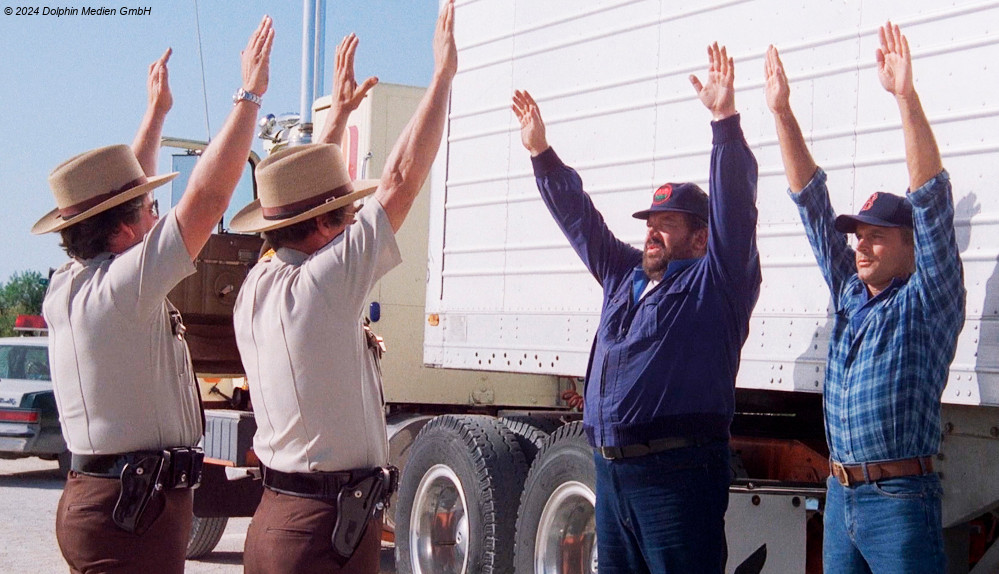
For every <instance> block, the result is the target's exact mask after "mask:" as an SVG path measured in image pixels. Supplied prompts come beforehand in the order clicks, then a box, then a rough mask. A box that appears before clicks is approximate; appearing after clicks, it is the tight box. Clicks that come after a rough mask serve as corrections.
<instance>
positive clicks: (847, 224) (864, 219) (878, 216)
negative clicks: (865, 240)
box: [834, 191, 912, 233]
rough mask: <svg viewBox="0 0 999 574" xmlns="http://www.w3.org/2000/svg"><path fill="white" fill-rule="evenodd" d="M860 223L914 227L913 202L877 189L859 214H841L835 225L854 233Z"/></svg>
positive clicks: (837, 229)
mask: <svg viewBox="0 0 999 574" xmlns="http://www.w3.org/2000/svg"><path fill="white" fill-rule="evenodd" d="M858 223H866V224H868V225H876V226H878V227H908V228H910V229H911V228H912V204H911V203H909V200H908V199H906V198H904V197H901V196H898V195H895V194H893V193H887V192H884V191H876V192H874V193H873V194H871V196H870V197H868V198H867V202H866V203H864V206H863V207H861V208H860V213H858V214H857V215H840V216H839V217H837V218H836V222H835V224H834V226H835V227H836V231H839V232H840V233H854V232H855V231H857V224H858Z"/></svg>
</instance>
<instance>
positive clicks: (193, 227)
mask: <svg viewBox="0 0 999 574" xmlns="http://www.w3.org/2000/svg"><path fill="white" fill-rule="evenodd" d="M273 42H274V29H273V28H272V27H271V19H270V17H269V16H264V19H263V20H261V21H260V25H259V26H258V27H257V29H256V30H255V31H254V32H253V34H252V35H251V36H250V41H249V43H248V44H247V45H246V49H245V50H243V53H242V69H243V90H245V91H247V92H250V93H253V94H256V95H258V96H262V95H263V94H264V92H266V91H267V81H268V70H269V62H270V53H271V45H272V44H273ZM258 111H259V106H258V105H257V104H254V103H253V102H250V101H248V100H245V99H244V100H239V101H238V102H236V104H235V105H234V106H233V109H232V112H230V113H229V117H228V118H227V119H226V121H225V124H224V125H223V126H222V129H221V130H220V131H219V133H218V135H217V136H216V137H215V139H214V140H212V143H211V144H209V145H208V147H207V148H205V151H204V153H202V154H201V159H200V160H199V161H198V164H197V165H196V166H195V168H194V171H193V172H192V173H191V179H190V181H189V182H188V184H187V189H186V190H185V191H184V196H183V197H181V198H180V202H179V203H178V204H177V210H176V213H177V223H178V224H179V225H180V234H181V236H182V237H183V239H184V245H185V246H187V252H188V253H189V254H190V256H191V259H194V258H195V257H197V255H198V253H199V252H201V248H202V247H204V246H205V243H207V242H208V238H209V237H210V236H211V234H212V230H213V229H214V228H215V226H216V225H217V224H218V222H219V219H221V218H222V214H223V213H225V209H226V207H228V205H229V200H230V199H231V198H232V192H233V190H234V189H236V184H237V183H239V178H240V176H241V175H242V174H243V167H244V166H245V165H246V160H247V158H248V157H249V155H250V145H251V144H252V143H253V131H254V127H255V124H256V121H257V112H258Z"/></svg>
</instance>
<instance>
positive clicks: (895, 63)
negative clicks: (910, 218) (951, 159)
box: [876, 22, 943, 191]
mask: <svg viewBox="0 0 999 574" xmlns="http://www.w3.org/2000/svg"><path fill="white" fill-rule="evenodd" d="M878 36H880V38H881V47H880V48H878V50H877V53H876V57H877V62H878V79H879V80H881V85H882V86H884V89H885V90H887V91H888V93H890V94H892V95H893V96H895V101H896V102H897V103H898V111H899V113H900V114H901V115H902V134H903V135H904V137H905V162H906V164H907V165H908V168H909V189H910V190H912V191H915V190H917V189H919V188H920V187H922V186H923V184H924V183H926V182H927V181H929V180H930V179H931V178H932V177H933V176H935V175H936V174H938V173H940V171H941V170H943V161H942V160H941V159H940V149H939V148H938V147H937V140H936V139H934V137H933V130H932V129H930V122H929V121H928V120H927V119H926V114H925V113H924V112H923V105H922V104H921V103H920V102H919V96H918V95H917V94H916V88H915V86H914V85H913V83H912V56H911V55H910V54H909V41H908V40H907V39H906V38H905V36H903V35H902V32H901V31H899V29H898V26H896V25H893V24H892V23H891V22H888V23H887V24H885V25H884V26H882V27H881V29H880V30H879V31H878Z"/></svg>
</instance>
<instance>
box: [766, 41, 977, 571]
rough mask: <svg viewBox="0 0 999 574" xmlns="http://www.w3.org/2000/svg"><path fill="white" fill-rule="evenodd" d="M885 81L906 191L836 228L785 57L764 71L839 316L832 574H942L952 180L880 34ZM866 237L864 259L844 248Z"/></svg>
mask: <svg viewBox="0 0 999 574" xmlns="http://www.w3.org/2000/svg"><path fill="white" fill-rule="evenodd" d="M880 37H881V38H880V39H881V48H880V49H878V51H877V70H878V77H879V79H880V80H881V85H882V86H883V87H884V88H885V90H887V91H888V92H889V93H890V94H892V95H893V96H894V97H895V100H896V102H897V103H898V107H899V112H900V113H901V118H902V132H903V134H904V138H905V152H906V164H907V166H908V171H909V191H908V192H907V194H906V196H905V197H900V196H897V195H893V194H890V193H885V192H877V193H874V194H873V195H871V197H870V198H869V199H868V200H867V202H866V203H865V204H864V206H863V207H862V208H861V210H860V212H859V213H858V214H857V215H840V216H839V217H836V216H835V214H834V213H833V210H832V206H831V205H830V202H829V194H828V191H827V189H826V175H825V172H823V171H822V170H821V169H820V168H818V166H817V165H816V164H815V162H814V160H813V159H812V157H811V154H810V153H809V151H808V148H807V146H806V145H805V140H804V138H803V137H802V134H801V129H800V128H799V126H798V123H797V120H796V119H795V117H794V114H793V113H792V112H791V107H790V104H789V99H788V96H789V91H790V90H789V88H788V82H787V77H786V76H785V75H784V68H783V65H782V64H781V61H780V58H779V56H778V54H777V50H776V49H775V48H774V47H773V46H771V47H770V49H769V50H768V53H767V58H766V78H767V85H766V97H767V105H768V106H769V107H770V110H771V111H772V112H773V114H774V118H775V120H776V124H777V134H778V138H779V141H780V146H781V154H782V157H783V160H784V168H785V172H786V174H787V179H788V184H789V185H790V191H791V193H790V195H791V198H792V200H794V202H795V203H796V204H797V205H798V209H799V211H800V213H801V219H802V221H803V222H804V224H805V230H806V232H807V235H808V239H809V241H810V242H811V244H812V249H813V251H814V252H815V257H816V259H817V260H818V263H819V267H820V269H821V270H822V274H823V276H824V277H825V280H826V283H828V285H829V289H830V291H831V292H832V305H833V309H834V311H835V316H834V319H833V330H832V334H831V337H830V344H829V359H828V366H827V369H826V381H825V387H824V405H825V421H826V438H827V440H828V442H829V453H830V464H831V474H832V476H830V477H829V479H828V492H827V495H826V511H825V540H824V542H823V562H824V570H825V572H826V574H831V573H860V572H864V573H871V572H874V573H888V572H892V573H895V572H897V573H903V572H904V573H907V574H913V573H920V572H935V573H939V572H943V571H944V570H945V568H946V557H945V555H944V550H943V533H942V527H941V518H940V496H941V488H940V479H939V476H938V475H937V474H935V473H934V472H933V464H932V462H933V459H932V457H933V456H934V455H935V454H937V452H938V451H939V449H940V397H941V395H942V393H943V390H944V386H945V384H946V382H947V369H948V366H949V365H950V362H951V360H953V358H954V349H955V347H956V344H957V337H958V334H959V333H960V331H961V328H962V326H963V324H964V302H965V289H964V285H963V272H962V267H961V259H960V256H959V254H958V248H957V241H956V239H955V236H954V203H953V198H952V196H951V186H950V178H949V176H948V175H947V172H946V171H945V170H944V169H943V165H942V163H941V159H940V151H939V149H938V148H937V144H936V141H935V140H934V138H933V132H932V130H931V129H930V125H929V122H928V121H927V119H926V115H925V114H924V113H923V109H922V106H921V104H920V103H919V97H918V96H917V94H916V91H915V88H914V87H913V83H912V60H911V57H910V54H909V45H908V42H907V41H906V38H905V36H903V35H902V34H901V33H900V32H899V29H898V26H893V25H892V24H891V23H890V22H889V23H888V24H887V25H886V26H884V27H883V28H881V31H880ZM847 233H854V234H856V237H857V241H856V248H855V249H851V248H850V246H849V245H848V244H847V239H846V235H845V234H847Z"/></svg>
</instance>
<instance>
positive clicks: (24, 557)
mask: <svg viewBox="0 0 999 574" xmlns="http://www.w3.org/2000/svg"><path fill="white" fill-rule="evenodd" d="M64 483H65V481H64V480H63V478H62V477H61V476H60V475H59V470H58V464H57V463H56V462H55V461H44V460H41V459H37V458H25V459H18V460H0V572H4V573H11V574H14V573H20V572H40V573H47V572H68V571H69V568H68V567H67V566H66V563H65V562H64V561H63V559H62V554H61V553H60V552H59V546H58V544H57V543H56V537H55V516H56V506H57V505H58V503H59V497H60V496H61V495H62V488H63V484H64ZM249 524H250V519H249V518H231V519H230V520H229V524H228V525H227V526H226V529H225V533H224V534H223V535H222V540H220V541H219V544H218V546H216V547H215V550H214V551H213V552H211V553H210V554H208V555H207V556H205V557H204V558H202V559H200V560H188V561H187V567H186V569H185V572H189V573H192V574H201V573H206V574H207V573H221V572H225V573H231V574H235V573H237V572H242V571H243V542H244V540H245V539H246V528H247V527H248V526H249ZM393 572H395V567H394V560H393V558H392V550H391V549H388V548H386V549H384V550H383V551H382V573H383V574H390V573H393Z"/></svg>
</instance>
